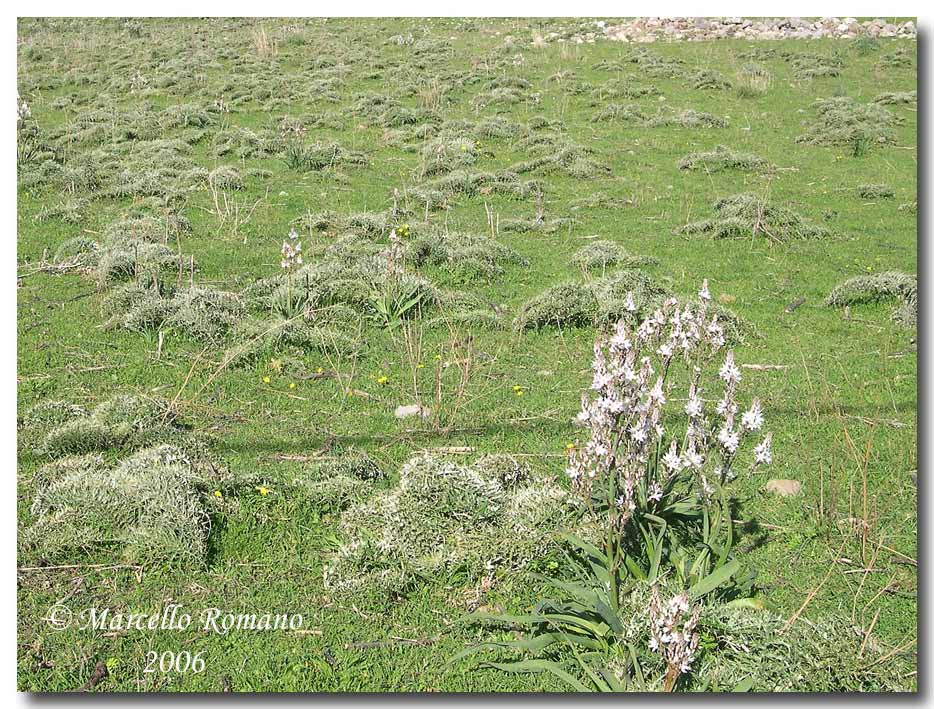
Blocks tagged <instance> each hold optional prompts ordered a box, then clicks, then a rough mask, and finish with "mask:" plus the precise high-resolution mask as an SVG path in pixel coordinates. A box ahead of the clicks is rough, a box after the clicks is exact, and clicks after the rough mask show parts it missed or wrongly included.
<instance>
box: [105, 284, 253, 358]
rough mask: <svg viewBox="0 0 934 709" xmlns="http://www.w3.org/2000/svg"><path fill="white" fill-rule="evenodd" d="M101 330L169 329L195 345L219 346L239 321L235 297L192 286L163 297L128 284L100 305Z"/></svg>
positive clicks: (241, 310)
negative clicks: (102, 318) (102, 328)
mask: <svg viewBox="0 0 934 709" xmlns="http://www.w3.org/2000/svg"><path fill="white" fill-rule="evenodd" d="M103 310H104V314H105V315H107V316H109V317H108V319H107V320H106V321H105V323H104V327H105V328H116V327H120V328H124V329H127V330H132V331H135V332H147V331H151V330H158V329H161V328H162V327H167V328H171V329H172V330H174V331H175V332H179V333H181V334H183V335H185V336H186V337H189V338H191V339H193V340H196V341H199V342H208V343H213V344H219V343H221V342H223V340H224V339H225V338H226V336H227V334H228V333H229V332H230V331H231V330H232V329H233V328H234V326H235V325H236V324H237V323H238V322H239V321H240V319H241V318H242V317H243V315H244V313H245V311H246V306H245V304H244V302H243V300H242V299H241V297H240V296H239V295H237V294H236V293H230V292H228V291H221V290H215V289H212V288H201V287H198V286H194V287H192V288H187V289H185V290H181V291H178V292H176V293H175V294H174V295H163V294H162V293H161V292H160V290H159V289H157V288H152V287H147V286H145V285H141V284H140V283H138V282H134V283H128V284H125V285H123V286H120V287H118V288H115V289H112V290H111V291H110V292H109V293H108V295H107V297H106V298H105V299H104V302H103Z"/></svg>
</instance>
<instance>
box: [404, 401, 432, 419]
mask: <svg viewBox="0 0 934 709" xmlns="http://www.w3.org/2000/svg"><path fill="white" fill-rule="evenodd" d="M430 415H431V410H430V409H426V408H425V407H424V406H422V405H421V404H408V405H405V404H400V405H399V406H397V407H396V418H397V419H407V418H410V417H412V416H421V417H422V418H423V419H424V418H428V417H429V416H430Z"/></svg>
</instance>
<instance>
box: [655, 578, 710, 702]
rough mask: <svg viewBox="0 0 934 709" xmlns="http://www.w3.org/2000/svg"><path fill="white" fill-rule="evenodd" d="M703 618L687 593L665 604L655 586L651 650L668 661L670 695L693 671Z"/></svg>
mask: <svg viewBox="0 0 934 709" xmlns="http://www.w3.org/2000/svg"><path fill="white" fill-rule="evenodd" d="M699 618H700V606H693V607H692V606H691V604H690V603H689V602H688V594H687V592H681V593H679V594H678V595H676V596H674V597H672V598H671V599H670V600H669V601H668V602H667V603H665V604H662V601H661V598H660V597H659V595H658V587H657V586H653V587H652V602H651V605H650V606H649V620H650V623H651V637H650V638H649V648H650V649H651V650H654V651H655V652H657V653H658V654H659V655H661V656H662V658H663V659H664V660H665V665H666V668H667V669H666V671H665V683H664V686H663V689H664V691H666V692H670V691H671V690H672V689H674V686H675V682H677V681H678V677H680V676H681V675H682V674H686V673H687V672H690V671H691V663H692V662H693V661H694V655H695V654H696V652H697V643H698V640H699V639H700V636H699V635H698V633H697V630H696V629H697V621H698V619H699Z"/></svg>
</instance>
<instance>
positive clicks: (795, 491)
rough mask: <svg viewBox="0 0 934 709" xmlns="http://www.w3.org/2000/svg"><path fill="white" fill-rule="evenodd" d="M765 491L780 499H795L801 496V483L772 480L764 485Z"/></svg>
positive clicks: (778, 479)
mask: <svg viewBox="0 0 934 709" xmlns="http://www.w3.org/2000/svg"><path fill="white" fill-rule="evenodd" d="M765 491H766V492H771V493H772V494H773V495H779V496H781V497H795V496H797V495H800V494H801V483H800V482H799V481H797V480H782V479H780V478H774V479H772V480H769V481H768V482H767V483H766V484H765Z"/></svg>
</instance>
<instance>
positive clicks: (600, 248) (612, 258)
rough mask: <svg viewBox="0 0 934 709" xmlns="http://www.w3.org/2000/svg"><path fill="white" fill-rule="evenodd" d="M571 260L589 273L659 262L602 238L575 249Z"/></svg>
mask: <svg viewBox="0 0 934 709" xmlns="http://www.w3.org/2000/svg"><path fill="white" fill-rule="evenodd" d="M571 262H572V263H574V264H575V265H576V266H578V267H579V268H580V269H581V270H582V271H584V272H585V273H587V272H590V271H601V272H605V271H606V269H607V268H609V267H610V266H622V267H624V268H633V267H639V266H651V265H654V264H657V263H658V259H655V258H653V257H651V256H635V255H633V254H630V253H629V252H628V251H627V250H626V249H625V247H623V246H622V245H621V244H618V243H616V242H615V241H607V240H606V239H600V240H598V241H593V242H591V243H589V244H587V245H586V246H584V247H581V248H580V249H578V250H577V251H575V252H574V255H573V256H572V257H571Z"/></svg>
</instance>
